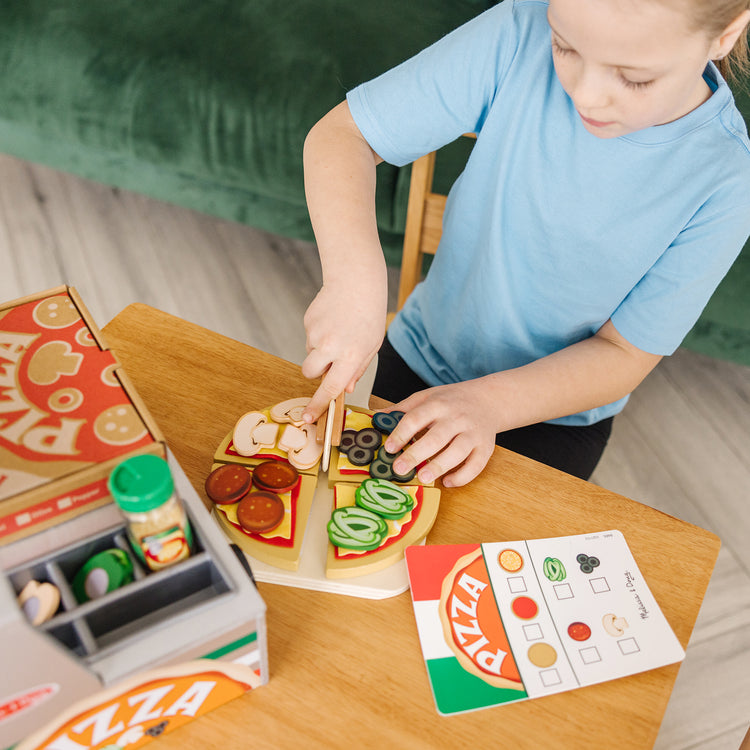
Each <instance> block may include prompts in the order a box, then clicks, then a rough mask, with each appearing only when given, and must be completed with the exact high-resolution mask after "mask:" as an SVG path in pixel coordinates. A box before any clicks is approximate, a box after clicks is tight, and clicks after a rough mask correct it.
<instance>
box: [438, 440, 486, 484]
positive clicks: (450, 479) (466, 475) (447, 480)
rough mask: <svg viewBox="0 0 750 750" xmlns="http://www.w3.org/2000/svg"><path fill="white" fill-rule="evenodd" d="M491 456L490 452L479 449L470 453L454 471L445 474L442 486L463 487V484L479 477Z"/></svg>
mask: <svg viewBox="0 0 750 750" xmlns="http://www.w3.org/2000/svg"><path fill="white" fill-rule="evenodd" d="M491 456H492V450H490V451H489V452H488V451H482V449H481V447H480V448H477V449H476V450H475V451H472V453H471V454H470V455H469V457H468V458H467V459H466V461H464V462H463V463H462V464H461V465H460V466H459V467H458V469H456V471H453V472H451V473H450V474H446V475H445V476H444V477H443V486H445V487H463V486H464V485H465V484H468V483H469V482H471V480H472V479H475V478H476V477H478V476H479V474H480V473H481V472H482V469H484V467H485V466H487V462H488V461H489V460H490V457H491Z"/></svg>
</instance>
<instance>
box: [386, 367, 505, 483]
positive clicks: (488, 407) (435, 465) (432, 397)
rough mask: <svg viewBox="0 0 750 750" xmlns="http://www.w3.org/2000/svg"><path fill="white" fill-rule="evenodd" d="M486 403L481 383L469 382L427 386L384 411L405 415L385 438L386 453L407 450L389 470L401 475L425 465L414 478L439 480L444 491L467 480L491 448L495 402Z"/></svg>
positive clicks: (492, 447)
mask: <svg viewBox="0 0 750 750" xmlns="http://www.w3.org/2000/svg"><path fill="white" fill-rule="evenodd" d="M490 401H491V399H489V398H488V394H487V392H486V389H485V388H483V387H482V385H481V381H471V380H470V381H466V382H464V383H455V384H452V385H441V386H437V387H435V388H428V389H426V390H424V391H419V392H418V393H415V394H413V395H412V396H409V398H407V399H404V400H403V401H401V402H400V403H398V404H395V405H394V406H393V407H391V408H390V409H388V411H392V410H399V411H402V412H404V416H403V417H402V419H401V421H400V422H399V423H398V425H397V427H396V428H395V429H394V430H393V432H392V433H391V434H390V435H389V436H388V439H387V440H386V442H385V449H386V450H387V451H388V452H390V453H396V452H397V451H399V450H401V449H402V448H404V447H405V446H406V449H405V450H404V452H403V453H402V454H401V455H400V456H399V457H398V458H397V459H396V461H395V463H394V465H393V468H394V469H395V470H396V471H397V472H398V473H399V474H405V473H406V472H408V471H410V470H411V469H412V468H414V467H415V466H419V465H420V464H421V463H423V462H425V461H427V463H426V464H425V465H424V466H423V467H422V468H421V469H420V470H419V474H418V477H419V481H420V482H422V483H424V484H430V483H432V482H433V481H434V480H435V479H437V478H438V477H443V485H444V486H445V487H460V486H461V485H464V484H467V483H468V482H470V481H471V480H472V479H474V478H475V477H476V476H477V475H478V474H479V473H480V472H481V471H482V469H484V467H485V466H486V465H487V462H488V461H489V460H490V456H491V455H492V452H493V450H494V448H495V435H496V434H497V431H498V430H497V422H498V417H497V403H495V404H492V403H490ZM423 432H424V434H421V433H423ZM417 435H420V437H419V438H418V439H417V440H416V441H415V442H414V443H411V444H409V441H410V440H411V439H412V438H414V437H415V436H417Z"/></svg>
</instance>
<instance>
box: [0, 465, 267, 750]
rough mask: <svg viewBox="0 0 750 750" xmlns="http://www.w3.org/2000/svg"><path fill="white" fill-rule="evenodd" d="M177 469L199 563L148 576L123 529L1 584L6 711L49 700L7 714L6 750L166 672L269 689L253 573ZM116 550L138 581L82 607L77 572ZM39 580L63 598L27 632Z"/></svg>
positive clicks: (2, 739) (1, 742)
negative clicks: (104, 694) (80, 704)
mask: <svg viewBox="0 0 750 750" xmlns="http://www.w3.org/2000/svg"><path fill="white" fill-rule="evenodd" d="M169 462H170V467H171V469H172V473H173V476H174V480H175V486H176V489H177V492H178V494H179V495H180V497H181V498H182V500H183V502H184V503H185V507H186V510H187V514H188V518H189V520H190V523H191V526H192V529H193V538H194V551H193V554H192V556H191V557H189V558H187V559H186V560H183V561H182V562H179V563H176V564H175V565H172V566H170V567H167V568H163V569H162V570H160V571H157V572H152V573H149V572H148V571H147V570H146V569H145V567H144V566H143V565H142V564H141V563H140V561H139V560H138V558H137V557H136V555H135V554H134V553H133V551H132V548H131V547H130V545H129V543H128V541H127V537H126V532H125V525H124V523H122V524H119V525H117V526H114V527H112V526H110V528H106V529H102V530H101V531H98V532H96V533H91V534H89V535H88V536H86V537H85V538H81V539H80V540H78V541H77V542H73V543H69V544H67V545H66V546H64V547H62V548H60V549H57V550H55V551H54V552H50V553H47V554H44V555H41V556H39V557H36V558H33V559H30V560H27V561H26V562H25V563H23V564H17V565H15V566H14V567H12V568H9V569H8V570H6V571H4V572H5V577H4V576H2V575H0V633H1V634H2V637H0V663H2V664H3V685H2V688H1V690H2V694H0V706H2V705H5V704H9V705H16V704H17V703H18V696H21V697H22V698H23V699H26V697H27V696H29V695H32V694H36V693H35V692H34V691H37V692H38V690H39V688H40V686H43V687H44V688H45V689H47V690H48V692H49V693H50V697H49V698H47V699H46V700H44V701H43V702H42V703H40V704H39V708H36V707H33V708H31V709H28V710H23V711H21V712H19V716H18V717H12V720H11V721H7V720H6V717H4V716H3V714H2V711H0V747H6V746H8V745H10V744H13V742H15V741H17V740H18V739H20V738H21V737H23V736H25V735H26V734H28V733H29V732H30V731H31V730H32V729H36V728H37V727H38V726H39V725H41V724H42V723H44V722H45V721H49V720H50V719H51V718H53V717H54V716H56V715H57V714H58V713H59V712H60V711H61V710H63V709H65V708H66V707H67V706H68V705H70V704H71V703H73V702H74V701H77V700H79V699H80V698H82V697H85V696H87V695H91V694H93V693H95V692H97V691H98V690H100V689H101V687H102V686H107V685H110V684H112V683H114V682H119V681H120V680H122V679H123V678H125V677H131V676H132V675H136V674H137V673H139V672H141V671H144V670H146V669H151V668H153V667H155V666H159V665H167V664H177V663H181V662H185V661H189V660H192V659H198V658H202V657H207V658H220V659H223V660H228V661H234V662H236V663H240V664H244V665H246V666H248V667H250V668H252V669H253V670H254V671H255V672H256V673H257V674H258V675H259V676H260V681H261V683H264V682H266V681H267V679H268V667H267V650H266V632H265V604H264V603H263V601H262V599H261V598H260V595H259V594H258V591H257V589H256V587H255V585H254V583H253V581H252V579H251V576H250V575H248V573H249V568H248V567H246V563H245V561H244V558H243V557H242V556H241V555H239V554H238V553H237V552H235V551H234V550H233V549H232V548H231V547H230V546H229V545H227V543H226V540H225V539H224V537H223V535H222V534H221V532H220V531H219V530H218V529H216V527H215V525H214V523H213V521H212V520H211V517H210V515H209V514H208V511H207V510H206V509H205V507H204V506H203V504H202V502H201V500H200V498H199V497H198V496H197V494H196V493H195V490H194V489H193V488H192V486H191V485H190V482H189V481H188V480H187V478H186V477H185V475H184V473H183V472H182V469H181V468H180V467H179V465H178V464H177V463H176V461H175V460H174V458H173V457H172V456H171V455H170V456H169ZM93 512H94V513H95V512H96V511H93ZM110 518H111V517H110ZM69 523H70V524H74V523H76V520H73V521H70V522H69ZM52 531H53V530H52V529H50V530H48V531H47V532H40V534H38V535H37V536H38V537H39V540H38V541H39V543H38V546H37V547H36V548H37V549H40V548H41V549H44V548H45V547H49V545H48V544H45V539H44V537H45V536H48V537H49V538H51V534H52ZM26 541H28V540H26ZM113 548H115V549H119V550H122V551H123V552H125V554H127V555H128V556H129V558H130V560H131V562H132V565H133V573H134V580H133V581H132V582H131V583H128V584H125V585H124V586H122V587H121V588H117V589H115V590H113V591H110V592H109V593H106V594H104V595H103V596H100V597H98V598H95V599H93V600H90V601H86V602H84V603H79V601H78V600H77V598H76V595H75V593H74V586H73V580H74V578H75V575H76V573H77V572H78V571H79V570H80V569H81V567H82V566H83V565H84V564H85V563H86V562H87V560H89V559H90V558H91V557H92V556H94V555H96V554H97V553H100V552H102V551H104V550H108V549H113ZM31 580H35V581H38V582H39V583H44V582H47V583H51V584H53V585H54V586H56V587H57V588H58V589H59V592H60V606H59V608H58V610H57V613H56V614H55V615H54V616H53V617H52V618H51V619H50V620H48V621H47V622H45V623H43V624H41V625H38V626H33V625H31V624H30V623H29V621H28V620H27V618H26V616H25V614H24V612H23V611H22V609H21V608H20V607H19V605H18V603H17V596H18V595H19V593H20V592H21V591H22V590H23V588H24V587H25V586H26V584H27V583H28V582H29V581H31ZM14 701H15V703H14Z"/></svg>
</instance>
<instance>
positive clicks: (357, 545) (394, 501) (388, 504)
mask: <svg viewBox="0 0 750 750" xmlns="http://www.w3.org/2000/svg"><path fill="white" fill-rule="evenodd" d="M439 504H440V491H439V490H437V489H435V488H434V487H425V486H422V485H407V486H399V485H395V484H394V483H392V482H389V481H388V480H381V479H373V478H367V479H365V480H364V481H363V482H362V484H360V485H359V486H358V485H354V484H345V483H341V484H337V485H335V487H334V498H333V512H332V514H331V521H330V522H329V524H328V536H329V543H328V556H327V560H326V577H327V578H352V577H355V576H361V575H365V574H367V573H375V572H377V571H379V570H383V569H385V568H387V567H389V566H391V565H393V564H394V563H397V562H398V561H399V560H402V559H403V557H404V550H405V549H406V547H408V546H409V545H412V544H419V543H420V542H421V541H422V540H423V539H424V538H425V537H426V536H427V534H428V532H429V531H430V529H431V528H432V525H433V524H434V523H435V519H436V517H437V511H438V506H439Z"/></svg>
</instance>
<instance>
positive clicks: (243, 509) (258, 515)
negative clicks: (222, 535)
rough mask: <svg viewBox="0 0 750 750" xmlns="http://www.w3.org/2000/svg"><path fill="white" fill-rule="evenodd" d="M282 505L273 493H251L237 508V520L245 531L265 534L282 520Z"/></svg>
mask: <svg viewBox="0 0 750 750" xmlns="http://www.w3.org/2000/svg"><path fill="white" fill-rule="evenodd" d="M284 513H285V511H284V503H283V502H282V500H281V498H280V497H279V496H278V495H277V494H276V493H274V492H251V493H250V494H249V495H245V497H243V498H242V500H240V504H239V505H238V506H237V520H238V521H239V524H240V526H242V528H243V529H245V530H246V531H250V532H252V533H254V534H265V533H267V532H269V531H273V530H274V529H275V528H276V527H277V526H278V525H279V524H280V523H281V522H282V521H283V520H284Z"/></svg>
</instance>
